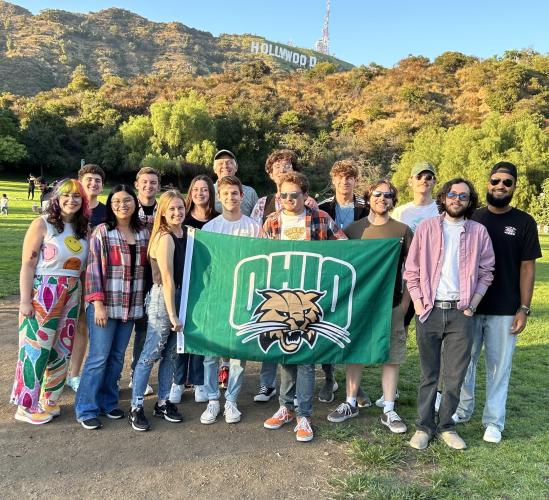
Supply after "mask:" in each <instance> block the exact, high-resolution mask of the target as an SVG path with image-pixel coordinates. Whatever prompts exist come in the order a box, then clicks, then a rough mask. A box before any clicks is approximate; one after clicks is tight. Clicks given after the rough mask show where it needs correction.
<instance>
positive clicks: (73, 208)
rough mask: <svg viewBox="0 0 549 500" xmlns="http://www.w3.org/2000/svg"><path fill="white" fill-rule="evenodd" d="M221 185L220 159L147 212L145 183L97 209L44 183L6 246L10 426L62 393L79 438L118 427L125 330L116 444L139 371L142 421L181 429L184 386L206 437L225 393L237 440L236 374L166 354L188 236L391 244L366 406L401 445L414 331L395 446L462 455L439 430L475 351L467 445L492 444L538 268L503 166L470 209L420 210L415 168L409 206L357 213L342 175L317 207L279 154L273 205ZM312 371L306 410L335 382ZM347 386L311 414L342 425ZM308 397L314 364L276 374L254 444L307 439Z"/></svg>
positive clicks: (85, 179)
mask: <svg viewBox="0 0 549 500" xmlns="http://www.w3.org/2000/svg"><path fill="white" fill-rule="evenodd" d="M237 169H238V164H237V161H236V157H235V155H234V154H233V153H232V152H231V151H229V150H220V151H218V152H217V153H216V154H215V157H214V171H215V173H216V175H217V182H216V183H215V184H214V183H213V182H212V180H211V179H210V178H209V177H208V176H205V175H200V176H197V177H195V178H194V179H193V180H192V182H191V184H190V186H189V189H188V194H187V196H186V198H185V197H183V196H182V195H181V194H180V193H179V192H178V191H176V190H169V191H166V192H165V193H163V194H162V195H161V196H160V197H159V199H158V201H157V200H156V196H157V194H158V192H159V190H160V176H159V175H158V173H157V172H156V171H155V170H153V169H151V168H142V169H141V170H140V171H139V172H138V174H137V178H136V181H135V185H134V187H135V189H136V190H137V194H136V193H135V191H134V187H132V186H130V185H128V184H119V185H117V186H115V187H114V188H113V189H112V190H111V191H110V193H109V195H108V198H107V202H106V204H105V205H104V204H102V203H100V202H99V201H98V195H99V194H100V193H101V191H102V189H103V184H104V181H105V175H104V172H103V170H102V169H101V168H100V167H99V166H97V165H91V164H89V165H85V166H84V167H82V168H81V169H80V171H79V174H78V180H74V179H67V180H64V181H61V182H59V183H58V185H57V186H56V189H55V192H54V194H53V196H52V197H51V199H50V203H49V206H48V208H47V210H46V212H45V213H44V214H43V215H42V216H40V217H38V218H37V219H36V220H34V221H33V223H32V224H31V226H30V228H29V230H28V232H27V235H26V237H25V240H24V243H23V254H22V266H21V277H20V288H21V303H20V309H19V312H20V326H19V332H20V333H19V335H20V340H19V356H18V361H17V367H16V375H15V382H14V386H13V391H12V396H11V401H12V403H14V404H16V405H17V412H16V414H15V418H16V419H17V420H20V421H24V422H28V423H31V424H43V423H46V422H49V421H51V420H52V419H53V418H54V417H55V416H57V415H59V414H60V411H61V409H60V407H59V405H58V399H59V396H60V395H61V392H62V390H63V387H64V385H65V382H66V381H67V384H68V385H69V386H70V387H72V388H73V389H74V390H75V391H76V399H75V413H76V419H77V420H78V421H79V422H80V423H81V425H82V426H83V427H84V428H85V429H99V428H100V427H101V426H102V423H101V420H100V418H99V417H100V416H105V417H107V418H110V419H121V418H123V417H124V416H125V412H124V411H123V410H122V409H121V408H120V405H119V379H120V375H121V372H122V369H123V363H124V357H125V352H126V348H127V346H128V344H129V341H130V338H131V335H132V331H134V330H135V336H134V343H133V360H132V365H131V369H132V375H131V382H130V387H131V388H132V398H131V406H130V409H129V412H128V420H129V423H130V425H131V426H132V428H133V429H135V430H138V431H146V430H149V429H150V423H149V420H148V419H147V416H146V415H145V411H144V397H145V396H146V395H148V394H151V393H152V392H153V389H152V387H151V386H150V384H149V382H150V380H149V379H150V374H151V371H152V368H153V366H154V364H155V363H156V362H159V367H158V389H157V396H158V400H157V402H156V404H155V406H154V410H153V416H155V417H159V418H163V419H165V420H167V421H168V422H181V421H182V419H183V417H182V415H181V413H180V411H179V409H178V407H177V404H178V403H179V402H180V401H181V395H182V392H183V390H184V389H185V386H186V385H192V386H194V390H195V400H196V401H197V402H202V403H207V405H206V408H205V410H204V412H203V413H202V415H201V417H200V421H201V423H203V424H213V423H214V422H216V421H217V420H218V417H219V414H220V413H221V404H220V399H221V391H220V388H225V389H226V390H225V393H224V396H225V403H224V417H225V421H226V422H227V423H230V424H234V423H237V422H239V421H240V419H241V411H240V410H239V408H238V397H239V394H240V391H241V388H242V383H243V378H244V372H245V367H246V361H245V360H237V359H225V358H221V359H219V358H217V357H211V356H206V357H203V356H198V355H194V354H188V353H185V354H177V353H176V335H177V332H178V331H181V329H182V324H181V322H180V320H179V310H178V309H179V303H180V297H181V287H182V283H181V280H182V275H183V267H184V263H185V250H186V238H187V231H188V228H189V227H191V228H195V229H197V230H202V231H210V232H217V233H222V234H230V235H235V236H240V237H243V238H246V237H248V238H256V237H263V238H269V239H278V240H346V239H378V238H394V237H396V238H400V241H401V251H400V259H399V263H398V268H397V275H396V280H395V285H394V292H393V303H392V307H393V310H392V322H391V325H392V326H391V333H390V351H389V358H388V360H387V361H386V363H385V364H384V365H383V367H382V372H381V387H382V395H381V397H380V398H379V399H377V401H375V404H376V405H377V406H378V407H380V408H382V412H381V423H382V424H383V425H384V426H386V427H387V428H388V429H389V430H390V431H391V432H394V433H405V432H406V431H407V426H406V424H405V423H404V421H403V420H402V419H401V417H400V416H399V415H398V413H397V411H396V402H397V400H398V397H399V392H398V382H399V373H400V365H401V364H402V363H403V362H404V361H405V359H406V339H407V334H408V326H409V324H410V323H411V320H412V319H413V318H414V317H415V324H416V336H417V346H418V351H419V362H420V367H421V376H420V382H419V391H418V398H417V413H418V417H417V421H416V432H415V434H414V435H413V437H412V438H411V440H410V445H411V446H412V447H413V448H416V449H424V448H426V447H427V446H428V444H429V442H430V440H431V439H433V438H434V437H435V436H438V437H439V438H440V439H441V440H442V441H443V442H444V443H446V444H447V445H448V446H450V447H451V448H454V449H463V448H465V447H466V444H465V443H464V441H463V440H462V439H461V437H460V436H459V435H458V434H457V432H456V430H455V428H456V424H458V423H460V422H466V421H467V420H469V419H470V418H471V415H472V413H473V409H474V393H475V372H476V366H477V362H478V359H479V355H480V352H481V350H482V347H483V345H484V347H485V355H486V364H487V370H486V377H487V382H486V404H485V409H484V415H483V424H484V427H485V433H484V440H485V441H488V442H492V443H497V442H499V441H500V440H501V433H502V431H503V429H504V424H505V407H506V400H507V389H508V385H509V378H510V373H511V365H512V356H513V350H514V346H515V342H516V336H517V334H519V333H520V332H521V331H522V330H523V329H524V328H525V326H526V321H527V318H528V315H529V314H530V303H531V299H532V293H533V286H534V270H535V260H536V259H537V258H539V257H540V256H541V250H540V245H539V240H538V237H537V229H536V224H535V222H534V220H533V218H532V217H531V216H530V215H528V214H527V213H525V212H523V211H521V210H518V209H516V208H513V207H511V206H510V202H511V200H512V198H513V193H514V191H515V188H516V185H517V181H518V174H517V169H516V167H515V166H514V165H513V164H512V163H509V162H499V163H497V164H496V165H494V167H493V168H492V169H491V173H490V177H489V179H488V185H487V192H486V202H487V206H486V207H485V208H480V209H479V208H478V194H477V192H476V191H475V188H474V187H473V185H472V183H471V182H470V181H468V180H466V179H462V178H455V179H452V180H449V181H448V182H446V183H445V184H444V185H443V186H442V187H441V188H440V190H439V191H438V193H437V195H436V197H435V198H433V189H434V186H435V183H436V171H435V168H434V167H433V165H431V164H429V163H427V162H420V163H417V164H416V165H414V167H413V168H412V170H411V172H410V177H409V181H408V184H409V187H410V189H411V191H412V194H413V201H411V202H410V203H407V204H405V205H401V206H397V202H398V192H397V189H396V188H395V186H394V185H393V184H392V183H391V181H390V180H388V179H380V180H378V181H375V182H373V183H371V184H369V185H368V187H367V189H366V192H365V193H364V197H359V196H356V194H355V191H356V189H357V186H358V184H359V181H360V175H359V171H358V169H357V167H356V165H355V163H354V162H353V161H352V160H341V161H337V162H336V163H335V164H334V165H333V168H332V170H331V180H332V184H333V187H334V196H333V197H331V198H329V199H327V200H325V201H323V202H321V203H320V204H318V203H317V202H316V201H315V199H314V198H312V197H311V196H309V182H308V180H307V178H306V177H305V176H304V175H303V174H302V173H300V172H298V163H297V156H296V154H295V153H294V152H293V151H290V150H277V151H274V152H273V153H272V154H271V155H269V157H268V159H267V161H266V166H265V171H266V173H267V175H268V176H269V178H270V179H271V180H272V181H273V182H274V184H275V185H276V192H274V193H273V194H271V195H269V196H265V197H263V198H259V199H258V196H257V194H256V192H255V190H254V189H253V188H252V187H250V186H245V185H242V183H241V182H240V180H239V179H238V177H236V173H237ZM243 243H244V242H243ZM82 288H83V290H82ZM367 314H372V315H375V314H376V311H368V312H367ZM88 346H89V347H88ZM87 349H89V350H88V354H87V357H86V361H85V363H84V365H83V367H82V363H83V360H84V358H85V354H86V350H87ZM71 355H72V360H71ZM69 361H70V363H69ZM69 364H70V372H69ZM322 368H323V373H324V381H323V384H322V387H321V389H320V391H319V393H318V399H319V400H320V401H322V402H332V401H333V400H334V398H335V395H334V393H335V392H336V391H337V389H338V386H337V382H336V381H335V377H334V365H330V364H325V365H322ZM362 370H363V365H347V366H346V367H345V373H346V380H345V390H346V398H345V401H343V402H342V403H341V404H339V405H338V406H337V408H335V409H334V410H333V411H331V412H330V413H329V414H328V415H327V419H328V420H329V421H330V422H334V423H340V422H343V421H345V420H348V419H350V418H353V417H356V416H357V415H358V414H359V408H363V407H368V406H371V405H372V402H371V400H370V398H369V397H368V395H367V394H366V392H365V391H364V390H363V389H362V388H361V387H360V381H361V374H362ZM277 371H278V365H277V364H275V363H268V362H264V363H263V364H262V367H261V373H260V387H259V390H258V392H257V395H256V396H255V397H254V400H255V401H257V402H266V401H269V400H271V399H272V398H273V397H275V396H276V395H277V389H276V378H277ZM314 390H315V366H314V365H312V364H310V365H295V364H281V365H280V386H279V394H278V395H279V404H280V407H279V409H278V410H277V411H276V412H275V413H274V415H272V417H270V418H268V419H267V420H265V422H264V427H265V428H267V429H279V428H281V427H282V426H284V425H285V424H288V423H290V422H293V421H294V420H295V423H296V425H295V428H294V432H295V434H296V439H297V440H298V441H303V442H306V441H310V440H312V439H313V437H314V432H313V428H312V426H311V415H312V407H313V399H314ZM437 414H438V417H437Z"/></svg>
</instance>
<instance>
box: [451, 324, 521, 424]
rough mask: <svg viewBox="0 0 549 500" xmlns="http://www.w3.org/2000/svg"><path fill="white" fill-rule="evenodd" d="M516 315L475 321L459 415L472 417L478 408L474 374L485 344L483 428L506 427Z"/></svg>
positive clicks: (515, 337)
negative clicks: (506, 408)
mask: <svg viewBox="0 0 549 500" xmlns="http://www.w3.org/2000/svg"><path fill="white" fill-rule="evenodd" d="M513 320H514V316H491V315H486V314H479V315H478V316H476V317H475V319H474V322H473V348H472V350H471V363H469V368H468V369H467V374H466V375H465V380H464V381H463V385H462V386H461V394H460V400H459V406H458V409H457V414H458V415H459V416H460V417H462V418H470V417H471V415H472V414H473V410H474V408H475V375H476V370H477V362H478V358H479V356H480V352H481V351H482V345H483V344H484V357H485V359H486V403H485V405H484V413H483V415H482V423H483V424H484V426H488V425H494V426H496V427H497V428H498V429H499V430H500V431H503V428H504V427H505V404H506V402H507V390H508V388H509V378H510V377H511V366H512V364H513V353H514V351H515V344H516V341H517V336H516V335H513V334H511V325H512V324H513Z"/></svg>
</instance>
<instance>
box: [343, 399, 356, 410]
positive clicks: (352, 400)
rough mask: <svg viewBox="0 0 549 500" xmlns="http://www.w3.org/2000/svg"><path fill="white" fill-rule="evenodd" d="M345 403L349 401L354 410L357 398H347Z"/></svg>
mask: <svg viewBox="0 0 549 500" xmlns="http://www.w3.org/2000/svg"><path fill="white" fill-rule="evenodd" d="M345 401H347V403H349V404H350V405H351V406H352V407H353V408H355V407H356V398H349V397H348V398H347V399H346V400H345Z"/></svg>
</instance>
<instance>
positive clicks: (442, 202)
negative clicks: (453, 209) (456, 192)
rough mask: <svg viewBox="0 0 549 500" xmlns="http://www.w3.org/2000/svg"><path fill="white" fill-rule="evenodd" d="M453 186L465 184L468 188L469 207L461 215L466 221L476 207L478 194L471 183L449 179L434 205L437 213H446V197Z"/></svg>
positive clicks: (457, 178) (464, 180)
mask: <svg viewBox="0 0 549 500" xmlns="http://www.w3.org/2000/svg"><path fill="white" fill-rule="evenodd" d="M454 184H466V185H467V187H468V188H469V206H468V207H467V210H465V213H464V214H463V215H464V217H465V218H466V219H470V218H471V215H473V212H474V211H475V210H476V209H477V207H478V193H477V192H476V190H475V186H473V183H472V182H470V181H468V180H467V179H462V178H461V177H456V178H455V179H450V180H449V181H448V182H447V183H446V184H444V185H443V186H442V187H441V188H440V191H439V192H438V193H437V196H436V203H437V207H438V212H439V213H441V214H442V213H444V212H446V195H447V194H448V193H449V192H450V191H451V190H452V186H453V185H454Z"/></svg>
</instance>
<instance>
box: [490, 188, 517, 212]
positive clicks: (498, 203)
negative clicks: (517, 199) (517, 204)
mask: <svg viewBox="0 0 549 500" xmlns="http://www.w3.org/2000/svg"><path fill="white" fill-rule="evenodd" d="M512 199H513V193H511V194H508V195H505V196H503V197H501V198H496V197H495V196H494V195H493V194H492V193H490V192H489V191H487V192H486V201H487V202H488V204H490V205H492V206H493V207H496V208H504V207H506V206H507V205H509V203H511V200H512Z"/></svg>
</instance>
